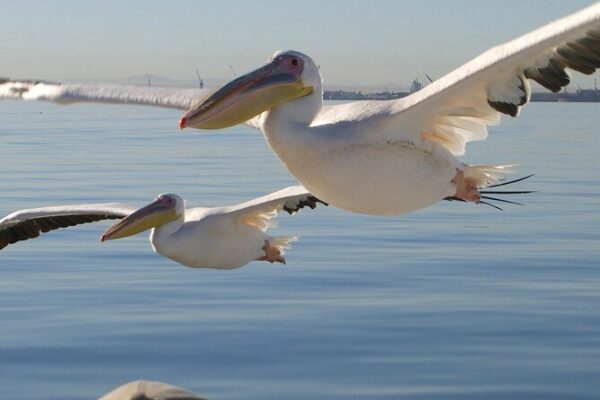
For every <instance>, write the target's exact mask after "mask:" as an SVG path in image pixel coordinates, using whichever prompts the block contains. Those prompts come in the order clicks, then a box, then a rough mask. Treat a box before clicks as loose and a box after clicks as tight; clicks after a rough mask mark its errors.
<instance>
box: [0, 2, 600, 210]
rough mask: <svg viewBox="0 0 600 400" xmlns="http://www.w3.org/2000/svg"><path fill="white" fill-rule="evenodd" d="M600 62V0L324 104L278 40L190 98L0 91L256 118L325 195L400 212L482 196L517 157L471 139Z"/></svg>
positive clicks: (190, 121) (188, 119)
mask: <svg viewBox="0 0 600 400" xmlns="http://www.w3.org/2000/svg"><path fill="white" fill-rule="evenodd" d="M599 66H600V3H596V4H594V5H592V6H590V7H588V8H585V9H583V10H581V11H579V12H577V13H575V14H572V15H570V16H567V17H565V18H562V19H559V20H557V21H554V22H552V23H550V24H548V25H546V26H544V27H542V28H540V29H537V30H535V31H533V32H531V33H528V34H526V35H523V36H521V37H519V38H517V39H515V40H513V41H510V42H508V43H505V44H503V45H500V46H497V47H494V48H492V49H490V50H488V51H486V52H485V53H483V54H481V55H480V56H478V57H476V58H475V59H473V60H471V61H469V62H468V63H466V64H464V65H463V66H461V67H459V68H457V69H456V70H454V71H452V72H450V73H449V74H447V75H445V76H443V77H442V78H440V79H438V80H437V81H435V82H433V83H431V84H430V85H428V86H426V87H425V88H423V89H421V90H420V91H418V92H416V93H413V94H411V95H409V96H407V97H404V98H401V99H396V100H384V101H360V102H353V103H347V104H340V105H334V106H323V100H322V98H323V96H322V95H323V93H322V92H323V89H322V81H321V75H320V73H319V69H318V67H317V65H316V64H315V62H314V61H313V60H312V59H311V58H310V57H309V56H307V55H305V54H303V53H300V52H298V51H280V52H276V53H275V54H274V55H273V57H272V59H271V61H270V62H269V63H268V64H267V65H265V66H263V67H261V68H259V69H257V70H255V71H253V72H250V73H248V74H246V75H244V76H241V77H239V78H237V79H235V80H234V81H232V82H230V83H228V84H227V85H225V86H224V87H222V88H221V89H219V90H218V91H216V92H214V93H212V94H210V95H208V96H204V98H201V99H199V100H197V101H196V102H195V103H194V104H193V105H191V106H190V103H191V100H190V99H189V98H186V99H185V100H181V99H180V100H178V101H174V100H173V98H174V97H176V95H174V94H173V93H170V94H169V96H170V97H165V98H164V99H163V97H162V96H161V95H150V94H148V92H144V90H146V91H147V90H148V89H146V88H144V90H141V89H140V90H139V91H136V90H134V89H131V88H122V89H117V88H115V87H112V88H111V89H110V90H109V91H108V92H110V91H116V92H118V91H119V90H122V91H124V92H127V93H129V94H127V95H124V94H123V93H122V92H121V93H120V94H119V95H116V96H111V95H110V94H109V93H108V92H107V93H104V94H102V93H96V92H94V90H96V91H97V89H94V88H93V87H83V86H79V87H77V86H76V87H73V86H70V85H64V86H60V85H52V84H43V83H42V84H37V85H36V84H34V83H23V84H19V83H16V82H7V83H5V84H4V85H3V86H4V88H2V87H1V86H0V93H4V97H20V98H24V99H46V100H54V101H59V102H61V101H62V102H70V101H79V100H83V101H88V100H93V101H117V102H129V101H130V100H132V101H133V102H136V103H138V104H158V105H165V106H171V107H174V106H181V107H182V108H183V107H188V106H190V108H189V109H188V111H187V112H186V113H185V114H184V115H183V117H182V118H181V120H180V127H181V128H185V127H193V128H198V129H219V128H224V127H228V126H232V125H235V124H239V123H242V122H246V123H247V124H249V125H251V126H254V127H257V128H259V129H261V130H262V131H263V133H264V135H265V137H266V139H267V142H268V143H269V145H270V146H271V148H272V149H273V151H274V152H275V153H276V154H277V155H278V156H279V158H280V159H281V161H282V162H283V163H284V164H285V166H286V167H287V169H288V170H289V171H290V173H291V174H292V175H294V176H295V177H296V178H297V179H298V180H299V181H300V182H301V183H302V184H303V185H304V186H305V187H306V188H307V190H309V191H310V192H311V193H313V194H314V195H315V196H317V197H318V198H319V199H322V200H323V201H325V202H327V203H329V204H332V205H335V206H337V207H340V208H343V209H346V210H350V211H355V212H360V213H367V214H377V215H390V214H401V213H406V212H411V211H415V210H418V209H421V208H424V207H427V206H429V205H432V204H434V203H436V202H438V201H440V200H442V199H444V198H454V199H459V200H464V201H472V202H476V203H477V202H480V200H481V194H482V193H481V192H480V189H481V188H485V187H488V186H491V185H495V184H497V182H498V181H499V179H500V178H501V177H502V176H504V175H505V174H506V173H507V172H509V169H508V168H506V166H493V165H467V164H465V163H463V162H461V161H460V160H459V159H458V158H457V157H458V156H460V155H462V154H464V152H465V145H466V143H467V142H470V141H474V140H483V139H485V138H486V137H487V135H488V131H487V126H488V125H490V124H493V123H497V122H498V121H499V119H500V116H501V115H502V114H507V115H510V116H513V117H515V116H517V115H518V114H519V111H520V109H521V107H522V106H524V105H525V104H527V102H528V101H529V99H530V95H531V88H530V80H534V81H536V82H538V83H539V84H540V85H542V86H544V87H546V88H548V89H549V90H552V91H555V92H557V91H559V90H560V89H561V88H562V87H564V86H566V85H567V84H568V83H569V75H568V72H567V71H566V70H567V69H572V70H575V71H579V72H582V73H585V74H591V73H593V72H594V71H595V69H596V68H598V67H599ZM18 85H21V86H18ZM130 90H133V92H131V93H130ZM134 93H135V94H134ZM0 96H2V94H0ZM181 96H182V97H185V96H183V95H181ZM157 97H159V98H160V99H157ZM178 99H179V98H178ZM175 103H178V104H175Z"/></svg>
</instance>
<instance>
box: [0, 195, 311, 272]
mask: <svg viewBox="0 0 600 400" xmlns="http://www.w3.org/2000/svg"><path fill="white" fill-rule="evenodd" d="M318 202H321V201H320V200H318V199H317V198H316V197H314V196H312V195H311V194H310V193H309V192H307V191H306V189H304V188H303V187H302V186H292V187H288V188H285V189H282V190H279V191H277V192H274V193H271V194H268V195H266V196H262V197H258V198H256V199H253V200H250V201H247V202H245V203H241V204H237V205H233V206H225V207H212V208H202V207H198V208H188V209H186V208H185V201H184V200H183V199H182V198H181V197H179V196H177V195H175V194H161V195H159V196H158V197H156V199H155V200H154V201H153V202H152V203H150V204H149V205H147V206H145V207H143V208H140V209H138V210H136V209H135V208H133V207H130V206H126V205H123V204H84V205H73V206H57V207H43V208H33V209H28V210H21V211H17V212H14V213H12V214H10V215H8V216H6V217H4V218H3V219H0V249H2V248H4V247H6V246H7V245H8V244H12V243H16V242H18V241H21V240H27V239H30V238H35V237H38V236H39V235H40V232H48V231H51V230H54V229H58V228H63V227H68V226H73V225H79V224H84V223H88V222H94V221H100V220H105V219H121V221H119V222H118V223H116V224H115V225H113V226H111V227H110V228H108V230H107V231H106V232H105V233H104V234H103V235H102V238H101V240H102V241H105V240H112V239H119V238H123V237H127V236H131V235H134V234H136V233H140V232H142V231H145V230H148V229H152V231H151V233H150V243H151V244H152V248H153V249H154V251H155V252H156V253H158V254H160V255H163V256H165V257H168V258H170V259H172V260H174V261H177V262H178V263H180V264H183V265H185V266H188V267H198V268H214V269H233V268H239V267H241V266H243V265H246V264H247V263H249V262H250V261H253V260H260V261H268V262H271V263H273V262H278V263H284V264H285V258H284V257H283V254H284V250H285V249H286V248H288V246H289V244H290V242H292V241H294V240H295V239H296V237H295V236H291V237H290V236H284V237H271V236H269V235H267V234H266V231H267V229H268V228H269V227H271V226H274V223H273V222H272V221H271V219H272V218H273V217H275V216H276V215H277V212H278V211H280V210H284V211H286V212H288V213H290V214H292V213H294V212H296V211H298V210H299V209H301V208H303V207H306V206H308V207H310V208H315V206H316V204H317V203H318ZM321 203H322V202H321Z"/></svg>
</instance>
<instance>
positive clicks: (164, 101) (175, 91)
mask: <svg viewBox="0 0 600 400" xmlns="http://www.w3.org/2000/svg"><path fill="white" fill-rule="evenodd" d="M213 91H214V90H213V89H187V88H173V87H153V86H131V85H110V84H95V85H91V84H77V83H57V82H43V81H10V80H4V81H3V80H0V100H1V99H17V100H44V101H51V102H54V103H59V104H73V103H107V104H137V105H146V106H157V107H166V108H176V109H180V110H187V109H188V108H190V107H192V106H193V105H194V104H196V103H198V102H201V101H203V100H204V99H205V98H206V97H207V96H209V95H210V94H211V93H212V92H213ZM244 125H247V126H249V127H251V128H255V129H260V118H259V116H258V117H255V118H251V119H249V120H248V121H246V122H245V123H244Z"/></svg>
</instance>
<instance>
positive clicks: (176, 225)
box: [150, 210, 185, 255]
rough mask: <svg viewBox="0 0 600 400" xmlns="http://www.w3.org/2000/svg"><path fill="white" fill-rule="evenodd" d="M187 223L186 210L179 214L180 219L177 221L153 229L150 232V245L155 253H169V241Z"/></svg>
mask: <svg viewBox="0 0 600 400" xmlns="http://www.w3.org/2000/svg"><path fill="white" fill-rule="evenodd" d="M184 221H185V210H183V211H181V212H180V213H179V217H178V218H177V219H176V220H173V221H171V222H167V223H166V224H164V225H161V226H159V227H156V228H152V231H151V232H150V243H151V244H152V247H153V248H154V251H155V252H157V253H159V254H163V255H165V252H167V248H168V243H169V242H170V240H169V239H171V238H172V237H173V235H175V234H176V233H177V232H178V231H179V230H180V229H181V227H182V226H183V223H184Z"/></svg>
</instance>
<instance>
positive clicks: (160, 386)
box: [98, 380, 207, 400]
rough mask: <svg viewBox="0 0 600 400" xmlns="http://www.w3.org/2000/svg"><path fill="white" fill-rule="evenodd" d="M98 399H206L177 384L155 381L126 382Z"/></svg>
mask: <svg viewBox="0 0 600 400" xmlns="http://www.w3.org/2000/svg"><path fill="white" fill-rule="evenodd" d="M98 400H207V398H206V397H204V396H200V395H198V394H196V393H192V392H190V391H188V390H185V389H182V388H180V387H177V386H173V385H169V384H167V383H163V382H156V381H142V380H139V381H132V382H127V383H125V384H123V385H121V386H119V387H117V388H115V389H113V390H111V391H110V392H109V393H106V394H105V395H104V396H102V397H100V398H99V399H98Z"/></svg>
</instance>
